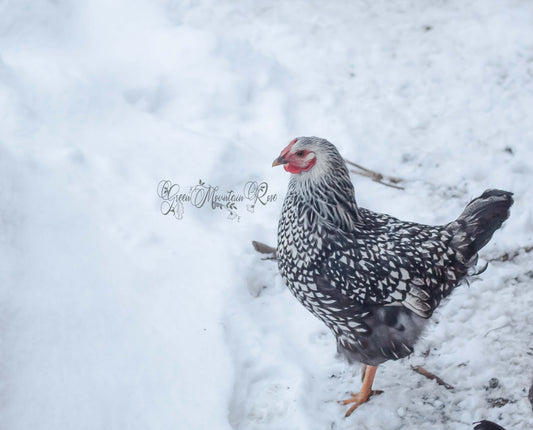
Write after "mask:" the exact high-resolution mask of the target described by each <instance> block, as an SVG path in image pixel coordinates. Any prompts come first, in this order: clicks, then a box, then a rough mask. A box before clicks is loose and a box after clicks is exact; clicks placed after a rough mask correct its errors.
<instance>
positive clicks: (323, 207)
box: [277, 137, 512, 366]
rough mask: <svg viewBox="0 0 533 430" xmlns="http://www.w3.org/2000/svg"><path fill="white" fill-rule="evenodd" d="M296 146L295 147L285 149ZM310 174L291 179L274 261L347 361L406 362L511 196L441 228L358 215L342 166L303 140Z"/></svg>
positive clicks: (327, 146)
mask: <svg viewBox="0 0 533 430" xmlns="http://www.w3.org/2000/svg"><path fill="white" fill-rule="evenodd" d="M291 144H292V143H291ZM303 149H305V150H307V151H312V153H314V154H315V155H316V163H315V164H314V165H313V167H312V168H311V169H310V170H308V171H304V172H301V173H297V174H293V175H292V177H291V180H290V182H289V189H288V193H287V195H286V198H285V201H284V204H283V210H282V215H281V219H280V221H279V227H278V248H277V256H278V264H279V270H280V273H281V275H282V277H283V279H284V280H285V283H286V284H287V286H288V287H289V289H290V290H291V292H292V293H293V294H294V295H295V296H296V298H297V299H298V300H299V301H300V302H301V303H302V304H303V305H304V306H305V307H306V308H307V309H308V310H310V311H311V312H312V313H313V314H314V315H316V316H317V317H318V318H320V319H321V320H322V321H323V322H324V323H325V324H326V325H327V326H328V327H329V328H330V329H331V330H332V332H333V333H334V334H335V336H336V338H337V345H338V350H339V352H341V353H343V354H344V355H345V356H346V357H347V358H348V360H350V361H359V362H362V363H365V364H369V365H373V366H376V365H378V364H380V363H382V362H384V361H386V360H389V359H399V358H402V357H405V356H407V355H409V354H410V353H411V352H412V351H413V346H414V344H415V342H416V340H417V339H418V337H419V336H420V333H421V331H422V329H423V327H424V325H425V322H426V321H427V318H429V317H430V316H431V314H432V313H433V311H434V310H435V308H436V307H437V306H438V305H439V303H440V302H441V300H442V299H443V298H444V297H446V296H447V295H448V294H450V292H451V291H452V290H453V289H454V288H455V286H457V285H458V284H459V283H460V281H461V280H462V279H464V278H465V276H466V275H467V273H468V270H469V268H470V267H472V266H473V265H474V264H475V262H476V260H477V252H478V250H479V249H480V248H481V247H483V246H484V245H485V244H486V243H487V242H488V241H489V240H490V238H491V237H492V234H493V233H494V231H495V230H496V229H498V228H499V227H500V226H501V224H502V222H503V221H504V220H505V219H506V218H507V217H508V209H509V207H510V206H511V204H512V197H511V195H512V194H511V193H509V192H505V191H499V190H489V191H486V192H485V193H484V194H483V195H482V196H480V197H478V198H477V199H474V200H473V201H472V202H470V203H469V204H468V205H467V207H466V209H465V210H464V212H463V213H462V214H461V215H460V217H459V218H458V219H457V220H456V221H453V222H451V223H449V224H447V225H442V226H427V225H422V224H416V223H411V222H404V221H400V220H398V219H396V218H393V217H391V216H388V215H384V214H377V213H374V212H372V211H370V210H367V209H363V208H358V207H357V204H356V201H355V195H354V188H353V185H352V182H351V180H350V176H349V173H348V170H347V168H346V165H345V163H344V160H343V159H342V157H341V156H340V154H339V153H338V151H337V149H336V148H335V146H333V145H332V144H331V143H329V142H328V141H326V140H324V139H319V138H315V137H312V138H309V137H301V138H298V139H297V140H296V142H295V143H294V145H293V148H292V151H298V150H300V151H301V150H303Z"/></svg>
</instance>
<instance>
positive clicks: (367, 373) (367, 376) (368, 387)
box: [339, 365, 381, 417]
mask: <svg viewBox="0 0 533 430" xmlns="http://www.w3.org/2000/svg"><path fill="white" fill-rule="evenodd" d="M377 368H378V367H377V366H368V365H365V366H364V368H363V371H364V376H363V378H364V379H363V386H362V387H361V391H359V392H358V393H357V394H353V397H350V398H349V399H346V400H341V401H340V402H339V403H342V404H343V405H348V404H350V403H354V405H352V407H351V408H350V409H348V411H347V412H346V415H345V416H347V417H349V416H350V415H351V414H352V412H353V411H355V409H356V408H357V407H358V406H360V405H362V404H363V403H365V402H366V401H367V400H368V399H369V397H370V396H371V395H372V394H379V393H381V391H372V382H374V376H375V375H376V370H377Z"/></svg>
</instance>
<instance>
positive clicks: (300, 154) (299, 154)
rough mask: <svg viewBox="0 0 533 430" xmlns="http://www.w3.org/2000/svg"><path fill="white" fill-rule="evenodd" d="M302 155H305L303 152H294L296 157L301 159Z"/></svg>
mask: <svg viewBox="0 0 533 430" xmlns="http://www.w3.org/2000/svg"><path fill="white" fill-rule="evenodd" d="M304 154H305V151H297V152H296V155H297V156H298V157H303V156H304Z"/></svg>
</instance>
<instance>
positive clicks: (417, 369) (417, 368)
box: [411, 366, 453, 390]
mask: <svg viewBox="0 0 533 430" xmlns="http://www.w3.org/2000/svg"><path fill="white" fill-rule="evenodd" d="M411 369H413V370H414V371H415V372H418V373H420V374H421V375H422V376H425V377H426V378H428V379H431V380H433V381H435V382H437V384H439V385H442V386H443V387H445V388H446V389H448V390H453V387H452V386H451V385H450V384H447V383H446V382H444V381H443V380H442V379H440V378H439V377H438V376H437V375H434V374H433V373H431V372H428V371H427V370H426V369H424V368H423V367H422V366H411Z"/></svg>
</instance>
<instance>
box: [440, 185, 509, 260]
mask: <svg viewBox="0 0 533 430" xmlns="http://www.w3.org/2000/svg"><path fill="white" fill-rule="evenodd" d="M512 195H513V193H510V192H508V191H502V190H487V191H485V192H484V193H483V194H482V195H481V196H479V197H477V198H475V199H474V200H472V201H471V202H470V203H468V205H467V206H466V208H465V210H464V211H463V213H462V214H461V215H460V216H459V218H457V220H455V221H454V222H452V223H450V224H449V228H450V229H451V230H452V232H453V235H454V236H453V239H452V243H451V245H452V247H453V248H454V249H456V250H457V251H458V254H457V257H458V259H459V261H460V263H463V264H464V265H465V266H470V263H471V262H474V261H475V260H476V259H477V253H478V251H479V250H480V249H481V248H483V247H484V246H485V245H486V244H487V243H488V242H489V241H490V239H491V238H492V235H493V234H494V232H495V231H496V230H498V229H499V228H500V227H501V225H502V223H503V222H504V221H505V220H506V219H507V218H508V217H509V208H510V207H511V205H512V204H513V197H512Z"/></svg>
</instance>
